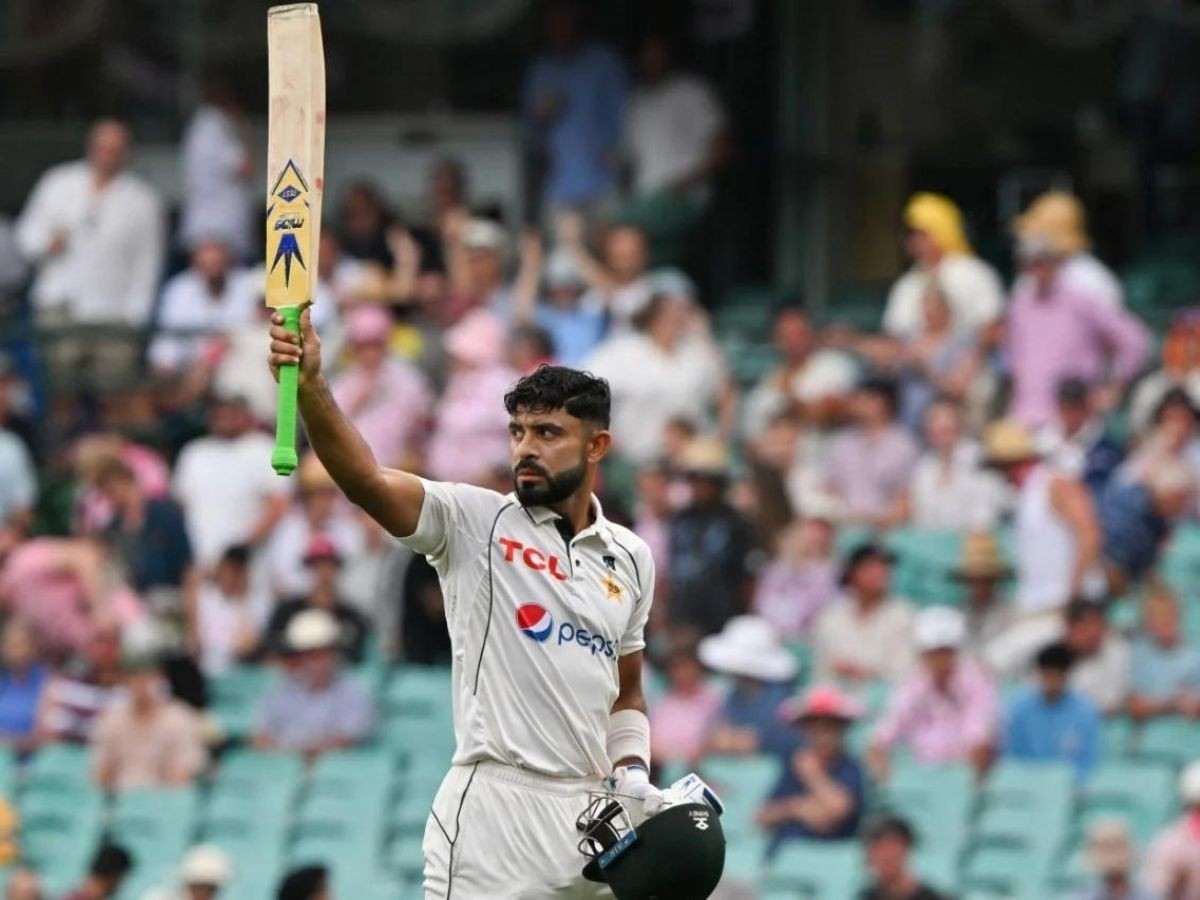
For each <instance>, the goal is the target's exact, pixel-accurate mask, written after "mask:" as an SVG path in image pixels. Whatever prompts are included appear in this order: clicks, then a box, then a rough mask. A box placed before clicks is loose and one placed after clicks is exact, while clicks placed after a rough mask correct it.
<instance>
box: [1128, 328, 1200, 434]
mask: <svg viewBox="0 0 1200 900" xmlns="http://www.w3.org/2000/svg"><path fill="white" fill-rule="evenodd" d="M1171 388H1182V389H1183V390H1184V391H1185V392H1186V393H1187V395H1188V397H1189V398H1190V399H1191V401H1192V405H1194V406H1200V309H1194V308H1193V309H1186V310H1183V311H1182V312H1180V313H1179V314H1178V315H1176V317H1175V319H1174V321H1173V322H1172V323H1171V327H1170V330H1169V331H1167V334H1166V337H1165V338H1164V339H1163V344H1162V367H1161V368H1158V369H1155V370H1154V371H1153V372H1150V373H1149V374H1148V375H1146V376H1145V377H1144V378H1143V379H1142V380H1141V381H1139V382H1138V384H1137V387H1136V388H1134V390H1133V394H1132V396H1131V397H1130V398H1129V429H1130V431H1132V432H1133V433H1134V434H1140V433H1142V432H1144V431H1146V430H1147V428H1148V427H1149V426H1150V420H1151V419H1152V418H1153V417H1154V413H1155V411H1156V410H1157V409H1158V406H1159V404H1160V403H1162V400H1163V397H1165V396H1166V394H1167V392H1168V391H1169V390H1171Z"/></svg>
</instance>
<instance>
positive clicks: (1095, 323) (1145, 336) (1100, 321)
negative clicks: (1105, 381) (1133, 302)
mask: <svg viewBox="0 0 1200 900" xmlns="http://www.w3.org/2000/svg"><path fill="white" fill-rule="evenodd" d="M1087 309H1088V318H1089V320H1090V323H1091V326H1092V330H1093V331H1094V332H1095V334H1096V336H1097V337H1099V338H1100V339H1101V340H1102V341H1103V342H1104V344H1105V346H1106V347H1107V348H1108V351H1109V353H1110V354H1111V357H1112V373H1113V375H1114V376H1115V377H1116V378H1118V379H1119V380H1120V381H1122V382H1127V381H1129V380H1130V379H1132V378H1133V376H1134V375H1136V374H1137V373H1138V370H1139V369H1141V367H1142V363H1143V362H1145V359H1146V354H1147V352H1148V351H1149V349H1150V334H1149V332H1148V331H1147V330H1146V326H1144V325H1143V324H1142V323H1141V322H1140V321H1138V319H1137V318H1136V317H1135V316H1134V315H1133V314H1132V313H1130V312H1129V311H1128V310H1126V309H1125V308H1124V307H1116V306H1111V305H1109V304H1107V303H1104V302H1102V301H1098V300H1091V301H1089V303H1088V306H1087Z"/></svg>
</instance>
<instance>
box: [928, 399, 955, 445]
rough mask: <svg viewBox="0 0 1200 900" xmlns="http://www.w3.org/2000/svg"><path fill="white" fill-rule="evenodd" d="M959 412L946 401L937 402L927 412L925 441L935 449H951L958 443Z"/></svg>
mask: <svg viewBox="0 0 1200 900" xmlns="http://www.w3.org/2000/svg"><path fill="white" fill-rule="evenodd" d="M959 437H960V428H959V423H958V413H957V412H955V411H954V409H953V408H952V407H950V406H948V405H946V404H945V403H935V404H934V405H933V406H931V407H929V412H927V413H926V414H925V441H926V443H928V444H929V446H930V447H931V448H932V449H934V450H943V451H945V450H951V449H953V447H954V445H955V444H957V443H958V439H959Z"/></svg>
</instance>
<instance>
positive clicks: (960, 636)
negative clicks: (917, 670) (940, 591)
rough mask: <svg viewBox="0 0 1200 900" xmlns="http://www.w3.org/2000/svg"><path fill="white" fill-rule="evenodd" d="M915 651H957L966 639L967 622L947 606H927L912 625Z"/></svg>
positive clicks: (959, 613)
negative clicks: (915, 645)
mask: <svg viewBox="0 0 1200 900" xmlns="http://www.w3.org/2000/svg"><path fill="white" fill-rule="evenodd" d="M913 636H914V638H915V640H916V644H917V649H918V650H920V651H921V652H922V653H926V652H928V651H930V650H949V649H953V650H957V649H958V648H959V647H961V646H962V644H963V641H964V640H966V637H967V621H966V619H965V618H964V617H963V614H962V613H961V612H959V611H958V610H957V609H954V608H953V607H949V606H927V607H925V608H924V609H923V610H921V611H920V612H919V613H917V618H916V621H915V623H914V624H913Z"/></svg>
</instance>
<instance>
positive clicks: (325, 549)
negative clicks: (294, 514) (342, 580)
mask: <svg viewBox="0 0 1200 900" xmlns="http://www.w3.org/2000/svg"><path fill="white" fill-rule="evenodd" d="M326 560H329V561H332V562H336V563H340V562H341V561H342V554H341V553H340V552H339V551H338V548H337V544H335V543H334V542H333V541H331V540H330V539H329V538H328V537H326V536H325V535H323V534H314V535H313V536H312V539H311V540H310V541H309V542H308V548H307V549H306V550H305V551H304V564H305V565H306V566H311V565H312V564H313V563H316V562H324V561H326Z"/></svg>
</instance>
